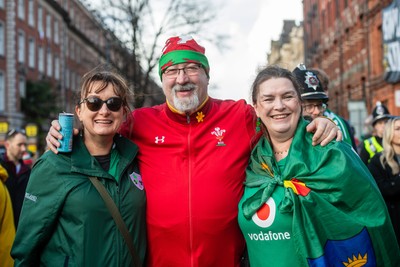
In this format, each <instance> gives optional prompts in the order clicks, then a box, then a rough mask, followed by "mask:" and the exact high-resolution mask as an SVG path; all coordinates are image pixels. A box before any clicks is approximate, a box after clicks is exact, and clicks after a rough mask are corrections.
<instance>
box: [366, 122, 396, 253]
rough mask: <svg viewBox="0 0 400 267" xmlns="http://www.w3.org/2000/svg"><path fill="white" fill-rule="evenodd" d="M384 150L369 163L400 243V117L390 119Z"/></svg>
mask: <svg viewBox="0 0 400 267" xmlns="http://www.w3.org/2000/svg"><path fill="white" fill-rule="evenodd" d="M382 147H383V151H381V152H378V153H376V154H375V155H374V156H373V157H372V159H371V160H370V162H369V163H368V169H369V171H370V172H371V174H372V176H373V177H374V178H375V180H376V182H377V184H378V186H379V189H380V190H381V193H382V196H383V198H384V199H385V201H386V206H387V208H388V210H389V214H390V218H391V220H392V224H393V227H394V231H395V233H396V237H397V242H398V243H399V245H400V117H394V118H393V119H389V121H388V122H387V123H386V125H385V130H384V133H383V139H382Z"/></svg>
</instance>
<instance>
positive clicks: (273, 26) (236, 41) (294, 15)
mask: <svg viewBox="0 0 400 267" xmlns="http://www.w3.org/2000/svg"><path fill="white" fill-rule="evenodd" d="M87 1H88V2H92V3H93V4H94V5H96V2H97V3H98V2H101V1H100V0H87ZM159 1H162V0H159ZM210 1H211V3H213V5H214V6H215V7H217V8H218V10H219V11H218V16H217V21H215V22H213V23H212V25H211V27H210V31H214V32H219V33H224V34H226V35H228V36H229V37H230V38H229V40H228V41H227V43H226V45H227V46H228V47H229V49H226V50H224V51H220V50H218V48H217V47H216V46H214V45H212V44H211V43H206V42H203V41H202V40H201V39H200V40H199V39H198V38H196V36H195V35H194V36H193V37H194V38H195V39H196V40H197V41H199V43H200V44H201V45H203V46H205V48H206V56H207V58H208V60H209V63H210V68H211V71H210V87H209V94H210V96H212V97H215V98H221V99H234V100H238V99H246V101H249V94H250V93H249V92H250V86H251V83H252V81H253V79H254V78H255V76H256V72H257V68H258V67H260V66H264V65H265V64H266V63H267V53H268V52H269V51H270V43H271V40H278V39H279V36H280V33H281V32H282V27H283V20H290V19H292V20H296V21H300V20H302V18H303V5H302V1H301V0H278V1H276V0H247V1H244V0H210ZM203 34H204V33H203ZM162 42H165V40H163V41H162ZM160 45H163V44H160ZM155 77H157V76H155Z"/></svg>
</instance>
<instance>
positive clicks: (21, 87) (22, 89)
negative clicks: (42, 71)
mask: <svg viewBox="0 0 400 267" xmlns="http://www.w3.org/2000/svg"><path fill="white" fill-rule="evenodd" d="M18 89H19V96H20V97H26V86H25V78H24V77H20V78H19V79H18Z"/></svg>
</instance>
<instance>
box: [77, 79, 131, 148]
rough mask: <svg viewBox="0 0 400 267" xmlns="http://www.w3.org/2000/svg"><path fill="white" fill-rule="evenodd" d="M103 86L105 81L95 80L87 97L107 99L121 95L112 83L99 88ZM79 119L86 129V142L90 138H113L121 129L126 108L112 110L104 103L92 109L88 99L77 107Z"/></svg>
mask: <svg viewBox="0 0 400 267" xmlns="http://www.w3.org/2000/svg"><path fill="white" fill-rule="evenodd" d="M101 86H103V82H100V81H95V82H92V83H91V84H90V85H89V88H90V89H89V90H88V92H87V95H86V98H88V97H98V98H100V99H101V100H103V101H105V100H107V99H110V98H111V97H119V96H118V95H117V94H116V93H115V91H114V87H113V85H112V84H111V83H108V85H107V86H106V87H105V88H104V89H103V90H101V91H98V90H97V89H98V88H100V87H101ZM75 111H76V114H77V115H78V118H79V120H80V121H81V122H82V126H83V129H84V134H85V135H84V138H85V142H90V140H96V139H99V138H108V139H112V138H113V136H114V135H115V134H116V133H117V131H118V130H119V128H120V126H121V124H122V122H123V117H124V113H125V111H124V108H123V106H121V108H120V109H119V110H117V111H111V110H110V109H109V108H108V107H107V105H106V104H105V103H102V106H101V108H100V109H99V110H98V111H91V110H90V109H89V108H88V103H87V101H83V102H82V103H81V104H80V105H79V106H77V107H76V109H75Z"/></svg>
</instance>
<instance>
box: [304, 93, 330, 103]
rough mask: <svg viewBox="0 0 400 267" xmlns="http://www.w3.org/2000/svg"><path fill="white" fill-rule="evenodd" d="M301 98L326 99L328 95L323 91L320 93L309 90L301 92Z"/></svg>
mask: <svg viewBox="0 0 400 267" xmlns="http://www.w3.org/2000/svg"><path fill="white" fill-rule="evenodd" d="M301 99H306V100H307V99H313V100H315V99H321V100H325V101H328V99H329V98H328V96H327V95H326V94H324V93H320V92H311V93H305V94H301Z"/></svg>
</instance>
